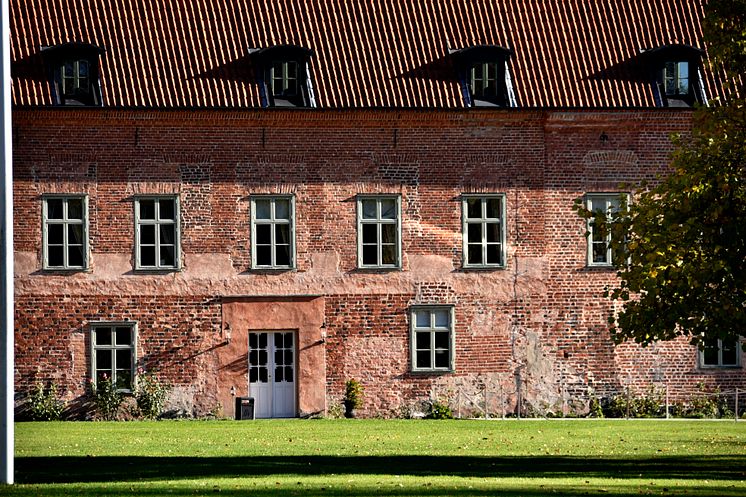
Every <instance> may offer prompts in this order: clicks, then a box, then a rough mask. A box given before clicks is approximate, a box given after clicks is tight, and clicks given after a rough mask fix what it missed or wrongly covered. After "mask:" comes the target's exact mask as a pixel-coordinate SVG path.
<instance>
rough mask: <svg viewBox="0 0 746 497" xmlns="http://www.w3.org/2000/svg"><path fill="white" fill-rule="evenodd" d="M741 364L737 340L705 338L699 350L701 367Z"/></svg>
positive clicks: (736, 365) (722, 366)
mask: <svg viewBox="0 0 746 497" xmlns="http://www.w3.org/2000/svg"><path fill="white" fill-rule="evenodd" d="M740 365H741V347H740V344H739V343H738V340H723V339H721V338H706V337H705V339H704V340H703V341H702V348H701V349H700V350H699V366H700V367H702V368H729V367H730V368H733V367H738V366H740Z"/></svg>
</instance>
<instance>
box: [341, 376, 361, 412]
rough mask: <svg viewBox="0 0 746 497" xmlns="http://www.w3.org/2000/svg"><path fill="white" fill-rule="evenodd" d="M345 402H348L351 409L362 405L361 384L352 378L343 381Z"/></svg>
mask: <svg viewBox="0 0 746 497" xmlns="http://www.w3.org/2000/svg"><path fill="white" fill-rule="evenodd" d="M344 401H345V403H350V405H351V406H352V407H353V409H357V408H359V407H362V405H363V385H361V384H360V382H359V381H357V380H356V379H354V378H351V379H349V380H347V383H345V396H344Z"/></svg>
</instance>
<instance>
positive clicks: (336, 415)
mask: <svg viewBox="0 0 746 497" xmlns="http://www.w3.org/2000/svg"><path fill="white" fill-rule="evenodd" d="M344 414H345V411H344V408H343V407H342V405H341V404H336V403H332V404H330V405H329V407H328V408H327V410H326V416H325V417H326V418H328V419H342V418H343V417H344Z"/></svg>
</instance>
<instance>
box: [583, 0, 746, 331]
mask: <svg viewBox="0 0 746 497" xmlns="http://www.w3.org/2000/svg"><path fill="white" fill-rule="evenodd" d="M704 29H705V42H706V44H707V47H708V52H709V58H710V64H711V66H712V69H713V71H714V72H716V73H717V74H719V75H721V77H722V80H723V81H724V82H725V93H726V95H727V97H726V98H725V99H724V100H723V101H718V100H717V99H716V101H715V102H711V107H709V108H702V109H699V110H698V111H697V113H696V114H695V119H694V126H693V130H692V134H691V136H688V137H681V136H679V137H675V138H674V142H675V144H676V150H675V152H674V154H673V160H672V167H671V174H670V175H669V176H667V177H665V178H662V179H661V180H660V182H659V183H657V184H656V185H654V186H652V187H650V188H648V187H647V186H646V185H641V186H640V188H639V189H638V190H637V191H636V192H635V194H634V197H633V199H632V201H630V202H628V203H627V202H626V201H625V200H624V199H623V200H622V204H624V205H622V207H621V208H620V210H619V211H618V212H617V213H600V212H589V211H588V210H587V209H586V208H585V207H584V206H582V205H581V203H580V202H578V203H576V208H577V210H578V212H579V214H580V215H581V216H583V217H585V218H586V219H591V220H592V221H593V223H594V226H595V229H600V230H601V232H602V233H605V234H610V239H611V242H610V243H611V249H612V253H613V254H614V255H615V258H614V261H613V263H614V265H615V267H616V269H617V274H618V276H619V284H618V286H616V287H615V288H612V289H610V290H609V291H608V292H607V296H609V297H611V299H613V300H615V301H619V302H621V303H622V306H621V307H622V308H621V310H620V311H619V312H618V313H617V314H616V315H614V316H611V317H610V318H609V323H610V327H611V332H612V336H613V338H614V339H615V340H616V341H617V342H621V341H624V340H634V341H636V342H638V343H641V344H649V343H651V342H654V341H658V340H670V339H673V338H676V337H678V336H682V335H684V336H688V337H689V338H690V340H691V342H692V343H694V344H698V345H701V344H703V337H705V336H706V337H707V339H708V340H713V339H716V338H721V339H723V340H728V341H733V340H736V339H738V338H739V337H741V336H746V100H745V99H744V97H745V96H746V91H745V89H746V87H745V85H744V84H745V83H746V0H730V1H726V0H711V1H710V2H709V3H708V5H707V7H706V18H705V24H704Z"/></svg>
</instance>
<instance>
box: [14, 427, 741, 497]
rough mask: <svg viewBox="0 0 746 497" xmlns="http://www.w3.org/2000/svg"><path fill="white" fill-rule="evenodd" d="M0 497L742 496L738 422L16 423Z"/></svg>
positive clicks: (739, 429)
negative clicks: (12, 468)
mask: <svg viewBox="0 0 746 497" xmlns="http://www.w3.org/2000/svg"><path fill="white" fill-rule="evenodd" d="M16 481H17V485H15V486H13V487H0V494H2V495H24V496H31V495H34V496H35V495H82V496H89V495H90V496H94V495H95V496H111V495H148V496H156V495H177V496H180V495H183V496H187V495H188V496H193V495H216V494H220V495H230V496H234V495H235V496H243V495H258V496H264V495H326V496H330V495H361V496H367V495H370V496H373V495H425V496H434V495H456V496H466V495H473V496H490V495H508V496H526V497H528V496H539V495H542V496H543V495H572V496H575V495H682V496H701V495H712V496H736V495H738V496H744V495H746V422H743V423H735V422H733V421H720V422H717V421H706V422H698V421H672V422H665V421H637V420H635V421H621V420H618V421H603V420H599V421H585V420H583V421H558V420H552V421H533V420H524V421H515V420H508V421H465V420H464V421H414V420H413V421H395V420H391V421H377V420H311V421H304V420H285V421H280V420H262V421H259V420H257V421H242V422H235V421H160V422H145V421H142V422H120V423H104V422H96V423H91V422H88V423H82V422H81V423H73V422H63V423H18V424H17V425H16Z"/></svg>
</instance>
